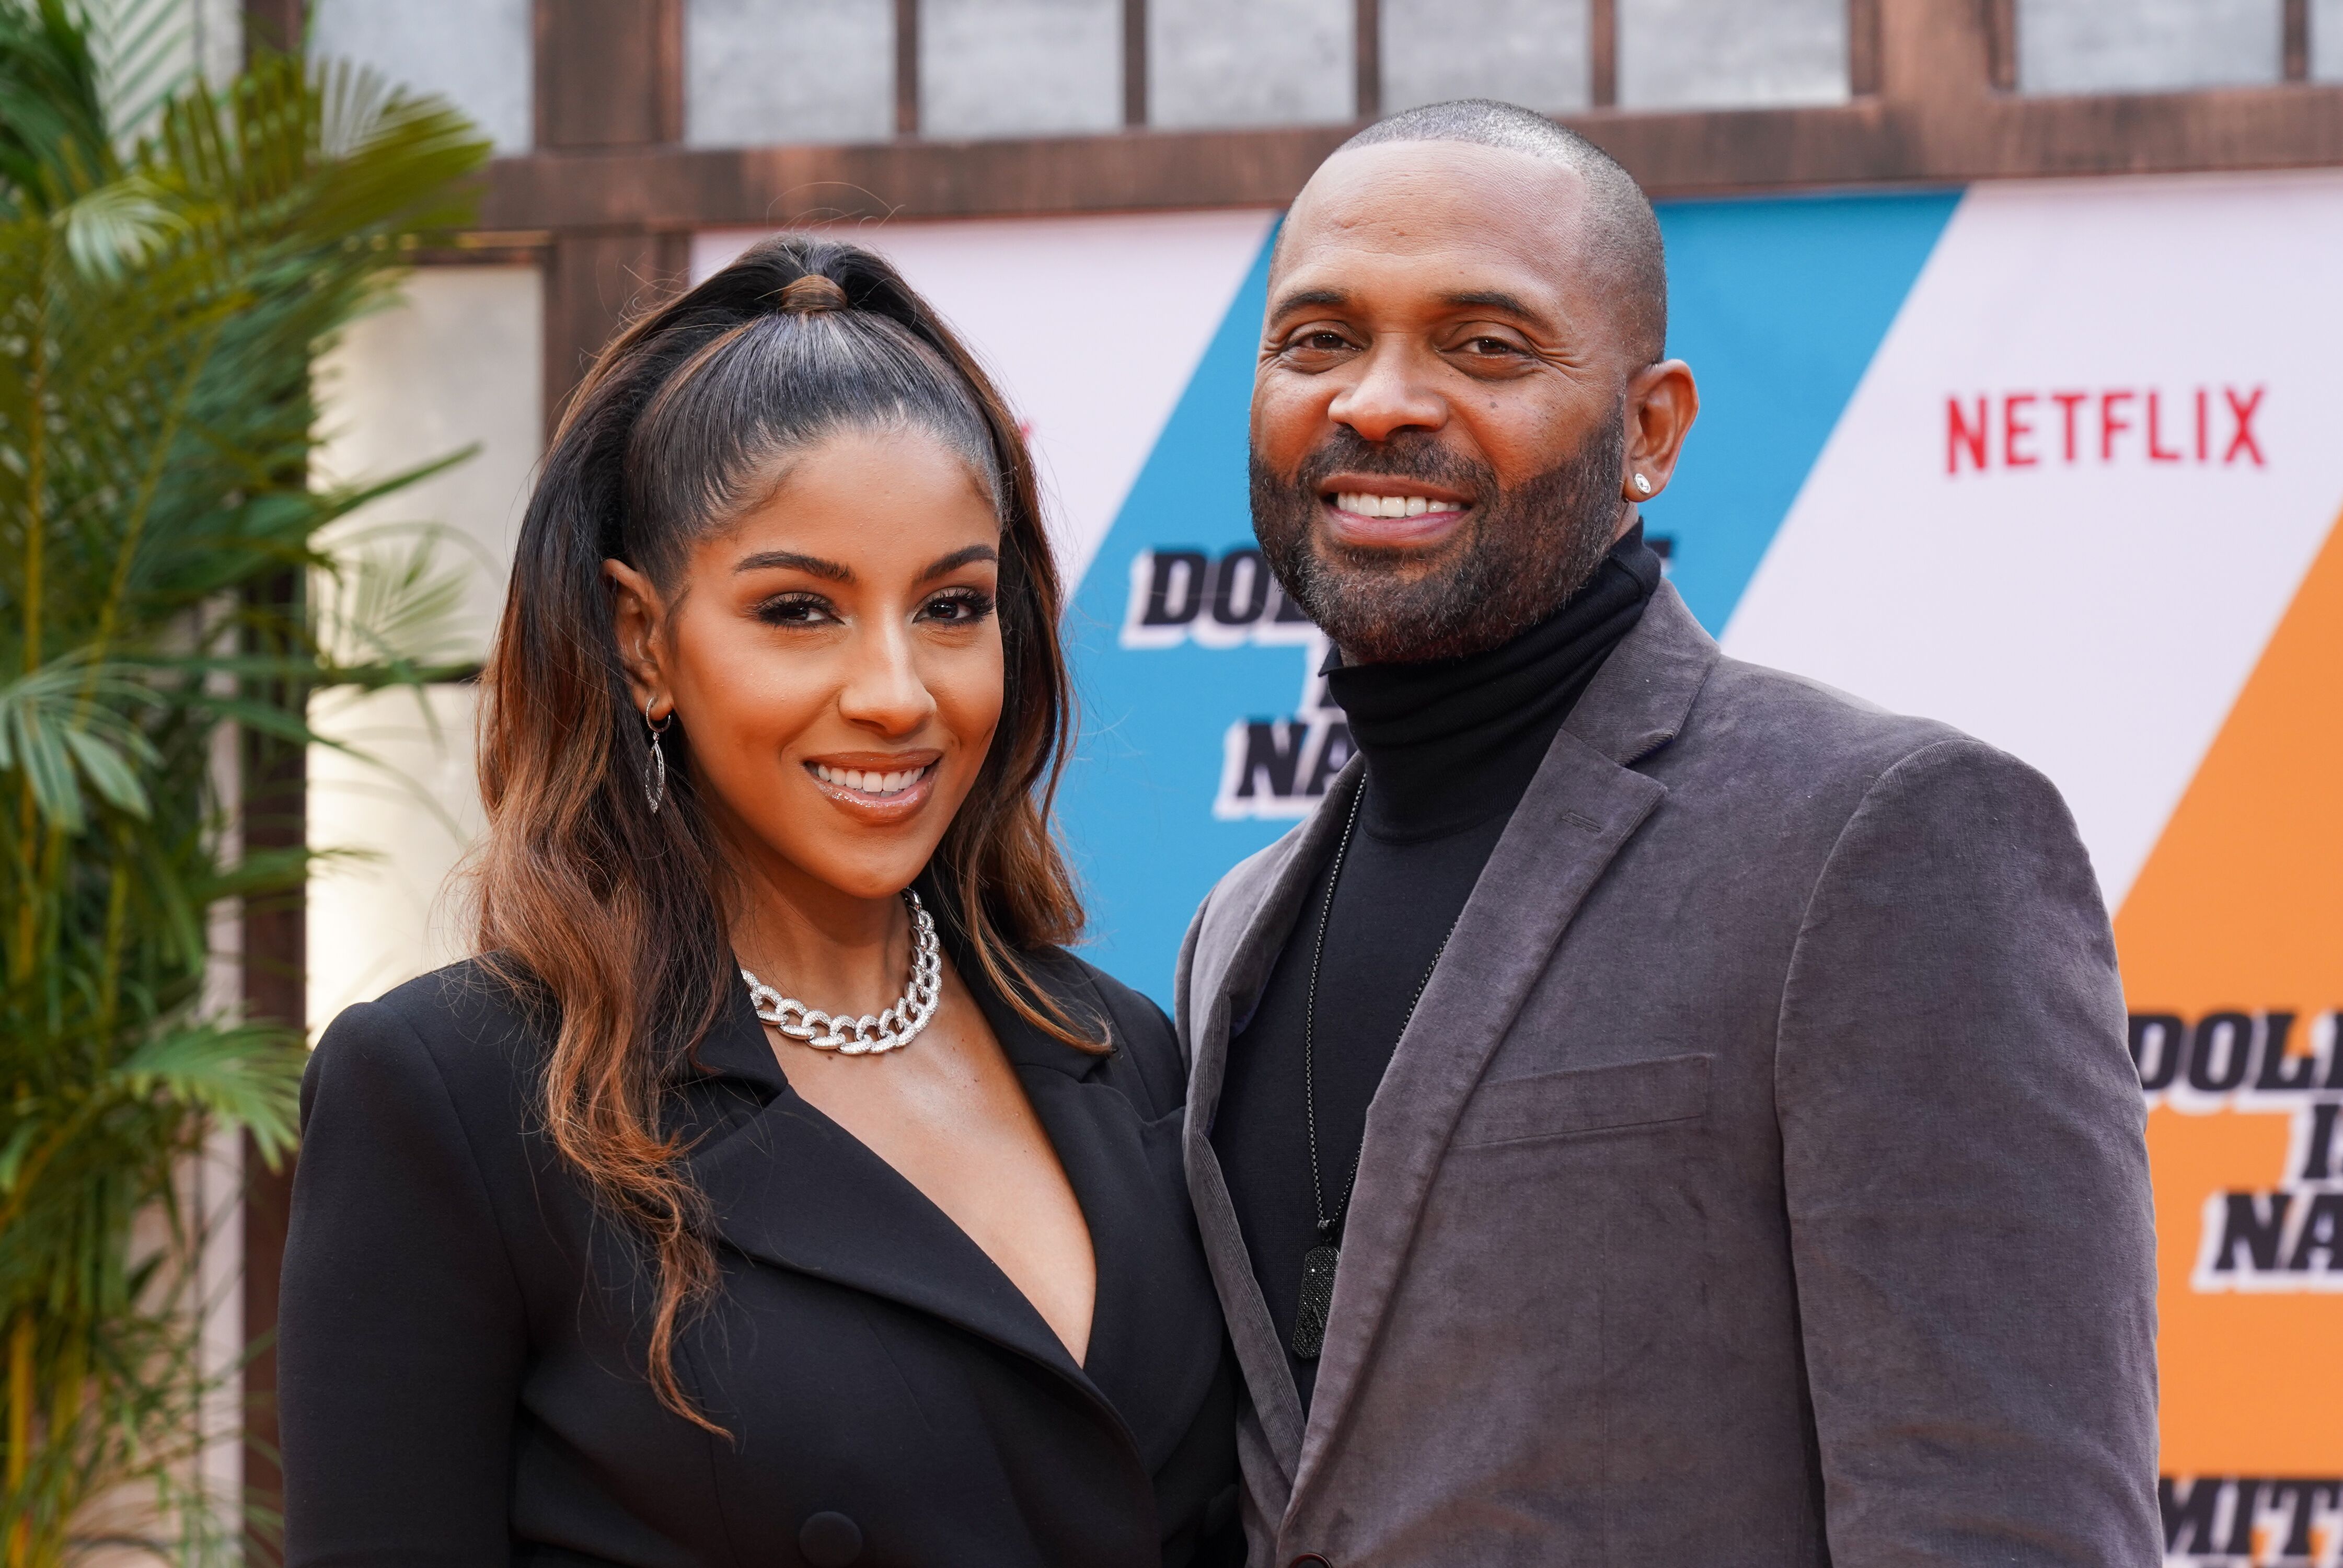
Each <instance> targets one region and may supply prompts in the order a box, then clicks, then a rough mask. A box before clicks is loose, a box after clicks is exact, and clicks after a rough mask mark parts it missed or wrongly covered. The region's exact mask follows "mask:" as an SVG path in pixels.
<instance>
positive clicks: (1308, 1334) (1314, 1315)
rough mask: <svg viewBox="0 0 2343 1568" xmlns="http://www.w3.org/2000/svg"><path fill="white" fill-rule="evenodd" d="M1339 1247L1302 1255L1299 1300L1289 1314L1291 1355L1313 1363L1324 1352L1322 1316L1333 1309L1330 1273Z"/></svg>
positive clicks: (1339, 1256)
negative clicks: (1291, 1313) (1290, 1317)
mask: <svg viewBox="0 0 2343 1568" xmlns="http://www.w3.org/2000/svg"><path fill="white" fill-rule="evenodd" d="M1341 1262H1342V1249H1341V1248H1339V1247H1335V1246H1332V1245H1324V1244H1322V1245H1319V1246H1315V1247H1312V1248H1311V1249H1310V1251H1307V1252H1304V1253H1303V1254H1302V1299H1301V1301H1300V1302H1298V1303H1297V1304H1296V1305H1295V1307H1294V1312H1293V1353H1294V1354H1295V1355H1297V1356H1300V1357H1301V1358H1302V1360H1303V1361H1306V1362H1314V1361H1316V1360H1317V1359H1318V1352H1320V1351H1322V1350H1323V1349H1325V1348H1326V1314H1327V1313H1328V1312H1332V1310H1333V1307H1334V1270H1335V1268H1336V1266H1337V1265H1339V1264H1340V1263H1341Z"/></svg>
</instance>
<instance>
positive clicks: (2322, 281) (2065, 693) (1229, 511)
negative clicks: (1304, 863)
mask: <svg viewBox="0 0 2343 1568" xmlns="http://www.w3.org/2000/svg"><path fill="white" fill-rule="evenodd" d="M1276 216H1277V215H1276V214H1274V213H1272V212H1266V211H1263V212H1235V213H1230V212H1219V213H1198V214H1171V215H1150V216H1119V217H1103V218H1078V219H1054V220H1036V221H1018V222H980V223H961V224H926V225H886V226H871V227H867V228H848V229H845V230H842V231H840V232H841V233H842V235H843V236H845V237H851V238H856V239H859V240H860V241H862V242H863V243H866V244H870V245H872V246H875V247H877V248H879V249H880V250H883V251H885V252H887V253H888V254H890V256H893V257H894V259H895V260H896V261H897V263H898V265H900V266H902V267H903V269H904V270H905V272H906V273H907V274H908V275H909V276H910V278H911V279H912V281H913V282H914V283H915V284H917V285H918V286H920V288H921V289H923V290H924V291H926V292H927V293H928V294H929V296H930V297H931V298H933V299H934V300H935V301H936V302H937V304H938V305H939V307H940V308H941V309H942V310H943V311H944V312H945V313H946V314H947V315H948V316H950V317H951V318H952V319H953V320H954V321H955V322H956V323H957V324H958V325H959V326H960V328H961V329H962V330H963V331H964V332H965V333H966V334H967V335H968V336H969V337H970V339H971V340H972V341H973V342H974V344H975V345H976V347H978V349H979V350H980V353H982V354H983V355H984V357H986V359H987V360H988V361H989V362H990V364H991V365H992V366H993V367H994V368H995V369H996V370H997V371H998V372H999V374H1000V376H1001V380H1002V382H1003V384H1004V386H1005V387H1006V388H1007V389H1008V391H1009V394H1010V396H1011V398H1012V400H1013V401H1014V402H1015V403H1016V404H1017V406H1018V408H1019V411H1020V413H1021V417H1023V418H1024V419H1025V420H1026V421H1027V423H1028V426H1029V428H1030V430H1031V435H1032V437H1033V441H1034V445H1035V447H1036V450H1037V452H1038V453H1039V455H1040V457H1041V464H1042V468H1043V474H1044V479H1045V483H1046V484H1047V485H1048V486H1049V488H1050V491H1051V501H1052V507H1053V514H1052V519H1051V520H1052V527H1053V529H1054V530H1055V537H1056V538H1057V541H1058V545H1059V549H1060V552H1061V562H1062V563H1063V566H1064V568H1065V570H1066V573H1067V578H1068V580H1069V582H1070V583H1072V584H1075V585H1077V586H1076V588H1075V590H1074V592H1073V595H1072V612H1071V625H1070V642H1071V649H1072V654H1073V658H1074V661H1075V668H1076V673H1077V679H1078V683H1079V689H1080V692H1081V699H1082V703H1083V712H1082V739H1081V751H1080V758H1079V761H1078V762H1077V764H1076V766H1075V767H1074V768H1073V769H1071V772H1070V774H1069V776H1068V781H1067V788H1066V791H1065V794H1064V797H1063V800H1062V818H1063V829H1064V832H1065V835H1066V838H1067V839H1068V841H1069V844H1070V846H1071V849H1072V851H1073V854H1074V857H1075V859H1076V862H1077V865H1078V868H1079V869H1080V870H1081V874H1082V876H1083V877H1084V879H1085V880H1086V883H1087V887H1088V890H1089V894H1090V898H1091V909H1092V911H1093V914H1094V917H1095V926H1094V930H1095V941H1094V945H1093V947H1092V949H1091V956H1092V957H1093V958H1094V959H1095V960H1097V961H1099V962H1100V963H1101V964H1103V965H1104V966H1105V967H1106V968H1108V969H1110V970H1113V971H1114V972H1115V973H1117V974H1119V975H1121V977H1122V978H1123V979H1125V980H1129V981H1130V982H1131V984H1133V985H1135V986H1137V987H1139V988H1140V989H1141V990H1145V991H1148V992H1150V993H1151V994H1152V995H1154V996H1156V997H1158V998H1159V999H1168V994H1169V990H1170V976H1171V970H1172V960H1173V958H1174V956H1175V954H1176V953H1177V951H1178V948H1179V942H1180V939H1181V936H1182V932H1183V931H1184V930H1185V929H1186V925H1187V921H1188V918H1189V916H1190V914H1191V913H1192V911H1193V910H1194V908H1195V906H1196V903H1197V900H1199V899H1201V898H1202V896H1203V894H1204V892H1205V890H1207V889H1208V888H1209V887H1210V886H1211V885H1212V881H1213V880H1214V879H1215V878H1216V877H1217V876H1218V875H1219V874H1220V873H1221V872H1222V870H1223V869H1226V868H1227V867H1228V866H1230V865H1232V863H1234V862H1235V861H1236V860H1237V859H1240V858H1241V857H1242V856H1244V855H1246V854H1249V853H1251V852H1252V850H1254V849H1258V848H1260V847H1261V846H1262V845H1263V844H1265V843H1267V842H1269V841H1270V840H1271V839H1273V838H1274V837H1275V836H1276V835H1278V834H1279V833H1281V832H1282V831H1284V830H1285V829H1287V828H1288V827H1290V826H1291V825H1292V821H1293V820H1294V819H1296V818H1298V817H1299V816H1301V815H1302V813H1304V812H1306V811H1307V810H1308V809H1310V807H1311V805H1312V802H1313V801H1314V800H1315V799H1317V798H1318V797H1319V796H1320V795H1321V794H1322V792H1323V790H1324V789H1325V786H1326V783H1327V780H1328V779H1331V778H1332V776H1333V774H1334V772H1335V771H1336V770H1337V769H1340V768H1341V767H1342V762H1343V760H1344V759H1346V758H1347V757H1348V756H1349V754H1350V750H1351V743H1350V738H1349V733H1348V731H1347V729H1345V727H1344V725H1343V721H1342V713H1341V711H1340V710H1339V709H1336V708H1334V707H1333V706H1332V704H1331V703H1330V702H1329V701H1328V699H1326V696H1325V694H1324V691H1323V689H1322V683H1320V682H1319V681H1318V680H1316V678H1314V674H1313V672H1314V671H1315V670H1316V668H1317V667H1318V662H1319V659H1320V658H1321V655H1322V648H1321V647H1320V645H1319V644H1318V641H1317V635H1316V632H1315V630H1314V628H1312V627H1311V626H1310V625H1309V623H1308V622H1306V621H1305V620H1303V619H1302V618H1300V617H1299V616H1298V615H1297V614H1295V613H1294V612H1293V610H1292V608H1291V607H1289V606H1288V605H1287V604H1286V602H1285V600H1284V598H1283V596H1282V594H1281V593H1280V592H1279V591H1278V588H1277V586H1276V584H1275V583H1274V582H1273V581H1272V579H1271V578H1270V576H1269V574H1268V573H1267V572H1266V571H1265V570H1263V568H1262V562H1261V558H1260V556H1259V555H1258V554H1257V553H1256V552H1255V550H1254V548H1253V547H1252V536H1251V530H1250V528H1249V525H1248V522H1247V516H1246V497H1245V421H1246V408H1247V404H1248V400H1249V397H1250V393H1251V386H1252V361H1253V356H1254V349H1255V346H1256V342H1257V336H1258V328H1259V323H1260V317H1261V312H1262V300H1263V297H1264V291H1265V287H1266V278H1267V259H1268V251H1267V247H1268V242H1269V239H1270V237H1271V236H1272V231H1273V226H1274V224H1275V221H1276ZM1660 220H1661V226H1662V228H1663V229H1664V232H1665V235H1666V238H1667V243H1668V253H1669V274H1670V279H1671V284H1672V287H1673V290H1674V300H1673V318H1672V324H1671V333H1670V337H1671V345H1670V347H1671V351H1672V352H1673V353H1674V354H1676V355H1678V356H1680V357H1683V358H1684V359H1686V360H1688V361H1689V362H1690V363H1691V365H1692V367H1693V369H1694V373H1695V375H1696V376H1697V377H1699V381H1700V387H1701V392H1702V412H1701V417H1700V421H1699V424H1698V426H1697V427H1696V428H1695V429H1694V433H1693V436H1692V438H1691V442H1690V444H1689V446H1688V447H1687V449H1686V453H1685V456H1684V462H1683V466H1682V467H1681V468H1680V469H1679V470H1678V473H1677V476H1676V478H1675V481H1674V484H1673V485H1672V486H1671V487H1670V488H1669V490H1668V492H1667V494H1666V495H1665V496H1664V497H1663V498H1661V500H1660V501H1659V502H1658V503H1656V504H1654V506H1652V507H1650V508H1647V509H1646V529H1647V532H1648V533H1649V534H1650V535H1651V536H1652V537H1654V540H1655V541H1656V542H1658V543H1660V545H1661V546H1662V548H1664V552H1665V554H1666V556H1667V559H1668V568H1669V573H1670V576H1671V578H1672V579H1673V580H1674V583H1675V585H1676V587H1677V588H1679V590H1681V591H1682V592H1683V594H1684V598H1685V599H1686V601H1687V602H1688V603H1689V604H1690V606H1691V607H1692V609H1693V611H1694V613H1695V614H1696V615H1698V616H1699V617H1700V618H1701V620H1702V622H1703V623H1704V625H1705V626H1707V627H1708V628H1709V629H1710V630H1711V631H1712V632H1714V633H1715V634H1716V635H1717V636H1718V637H1719V638H1721V639H1722V641H1723V642H1724V644H1725V648H1726V650H1727V651H1728V652H1730V653H1732V654H1734V655H1735V656H1737V657H1740V658H1748V659H1754V660H1756V661H1759V662H1763V663H1766V664H1772V665H1776V666H1779V667H1781V668H1787V669H1792V670H1795V671H1798V672H1800V673H1802V674H1805V675H1809V676H1813V677H1815V678H1818V679H1821V680H1825V681H1827V682H1829V683H1831V684H1832V685H1835V686H1838V687H1841V688H1843V689H1846V690H1849V691H1852V692H1855V693H1856V694H1858V695H1860V696H1862V697H1865V698H1867V699H1871V700H1873V701H1875V702H1877V703H1880V704H1881V705H1883V706H1885V707H1888V708H1892V709H1900V710H1903V711H1906V712H1914V713H1923V714H1927V715H1931V716H1933V717H1936V718H1939V719H1946V720H1948V721H1950V722H1952V723H1954V724H1957V725H1959V726H1961V727H1962V728H1964V729H1967V730H1969V731H1971V732H1972V733H1975V734H1976V735H1979V736H1981V737H1983V738H1984V739H1987V740H1990V741H1992V742H1994V743H1995V744H1996V745H1999V746H2001V747H2004V748H2006V749H2008V750H2010V751H2012V752H2015V753H2016V754H2017V755H2018V756H2020V757H2023V758H2025V759H2027V760H2028V761H2031V762H2033V763H2034V764H2036V766H2038V767H2040V768H2041V769H2044V770H2045V771H2046V772H2047V773H2048V774H2049V775H2050V776H2051V777H2052V778H2053V779H2056V781H2057V782H2058V784H2059V786H2060V787H2061V789H2063V790H2064V791H2065V792H2066V799H2067V800H2068V801H2069V802H2070V803H2071V804H2072V806H2073V808H2074V810H2075V814H2076V817H2077V820H2078V821H2079V823H2080V825H2081V828H2082V832H2083V836H2084V838H2085V839H2086V841H2087V843H2088V845H2089V847H2090V850H2091V854H2092V857H2093V860H2094V863H2095V864H2096V866H2097V871H2098V875H2099V879H2100V882H2101V885H2102V886H2103V887H2104V889H2105V890H2106V893H2107V903H2108V907H2109V909H2111V910H2114V911H2115V921H2116V935H2117V943H2118V946H2119V948H2120V950H2121V956H2122V960H2123V966H2124V978H2125V985H2126V990H2127V993H2128V998H2129V1005H2130V1009H2131V1046H2132V1051H2133V1055H2134V1057H2135V1058H2136V1060H2137V1063H2138V1067H2139V1070H2140V1079H2141V1084H2142V1089H2143V1092H2144V1093H2145V1094H2146V1095H2147V1101H2148V1104H2149V1106H2150V1111H2149V1115H2148V1141H2149V1152H2150V1157H2151V1160H2152V1162H2153V1166H2154V1171H2155V1179H2156V1197H2157V1220H2158V1226H2159V1232H2160V1237H2161V1240H2160V1242H2159V1246H2160V1250H2161V1255H2160V1268H2161V1280H2162V1283H2161V1293H2160V1302H2159V1304H2160V1310H2161V1322H2162V1331H2161V1332H2162V1338H2161V1357H2162V1369H2163V1409H2164V1417H2163V1434H2164V1470H2165V1473H2166V1475H2165V1480H2164V1482H2163V1483H2162V1491H2163V1496H2162V1503H2163V1509H2164V1521H2165V1533H2166V1539H2167V1553H2168V1557H2169V1560H2170V1561H2171V1562H2172V1563H2176V1564H2177V1563H2213V1562H2222V1563H2247V1562H2250V1563H2257V1564H2263V1563H2285V1564H2302V1563H2318V1564H2322V1565H2324V1568H2337V1565H2338V1563H2343V1027H2338V1010H2343V529H2338V523H2343V288H2338V286H2337V284H2336V279H2337V278H2338V277H2343V173H2335V174H2329V173H2325V172H2320V173H2313V174H2299V175H2295V174H2289V175H2271V176H2201V177H2199V176H2191V177H2187V178H2175V179H2127V180H2094V181H2074V182H2057V183H2043V184H2003V185H1992V186H1976V187H1972V188H1970V189H1967V190H1956V191H1937V192H1928V193H1919V194H1899V195H1891V196H1819V197H1813V198H1797V199H1765V200H1749V201H1718V202H1698V203H1677V204H1669V205H1666V206H1662V208H1661V209H1660ZM755 237H756V236H754V235H751V234H745V233H724V234H707V235H702V236H699V239H698V242H697V244H696V246H695V254H694V265H695V270H696V271H697V272H698V273H699V274H702V275H704V274H705V273H706V272H708V271H709V270H712V269H713V268H714V267H716V266H720V265H722V264H723V262H724V261H725V260H727V259H729V257H730V256H732V255H734V254H737V252H738V251H739V248H740V247H741V246H744V245H746V244H748V243H749V241H750V240H752V239H753V238H755Z"/></svg>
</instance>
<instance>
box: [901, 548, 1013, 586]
mask: <svg viewBox="0 0 2343 1568" xmlns="http://www.w3.org/2000/svg"><path fill="white" fill-rule="evenodd" d="M1000 558H1001V552H1000V551H999V550H996V549H994V548H992V547H991V546H990V545H970V546H969V547H968V548H966V549H964V550H954V551H952V553H951V554H950V555H948V556H941V557H939V558H937V559H935V560H934V561H932V562H930V564H929V567H928V569H927V570H925V571H923V572H921V573H920V575H919V578H918V579H917V580H918V581H920V582H930V581H933V580H934V579H935V578H940V577H942V576H943V575H944V574H945V573H946V572H956V571H958V570H960V568H962V567H964V566H970V565H973V564H974V563H976V562H978V561H997V560H999V559H1000Z"/></svg>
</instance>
